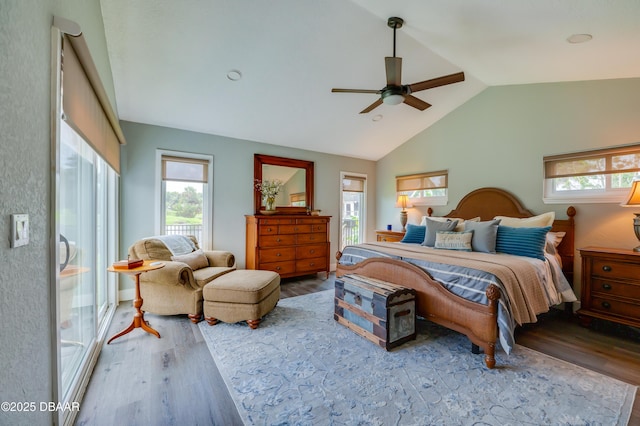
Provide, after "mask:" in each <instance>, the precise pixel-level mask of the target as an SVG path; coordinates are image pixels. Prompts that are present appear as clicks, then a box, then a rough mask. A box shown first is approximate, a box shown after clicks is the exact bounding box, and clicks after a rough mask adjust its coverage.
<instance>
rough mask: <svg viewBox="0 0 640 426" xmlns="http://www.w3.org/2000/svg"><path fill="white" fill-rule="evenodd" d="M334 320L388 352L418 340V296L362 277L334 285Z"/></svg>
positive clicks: (382, 282)
mask: <svg viewBox="0 0 640 426" xmlns="http://www.w3.org/2000/svg"><path fill="white" fill-rule="evenodd" d="M335 291H336V294H335V313H334V315H333V318H334V319H335V320H336V321H338V322H339V323H340V324H342V325H344V326H346V327H348V328H349V329H351V330H353V331H354V332H355V333H357V334H359V335H361V336H362V337H365V338H366V339H369V340H371V341H372V342H373V343H375V344H377V345H379V346H381V347H383V348H385V349H386V350H389V349H391V348H394V347H396V346H399V345H401V344H403V343H405V342H407V341H409V340H413V339H415V338H416V292H415V290H413V289H410V288H405V287H401V286H398V285H396V284H391V283H388V282H385V281H381V280H376V279H373V278H369V277H364V276H361V275H356V274H353V275H344V276H342V277H340V278H337V279H336V281H335Z"/></svg>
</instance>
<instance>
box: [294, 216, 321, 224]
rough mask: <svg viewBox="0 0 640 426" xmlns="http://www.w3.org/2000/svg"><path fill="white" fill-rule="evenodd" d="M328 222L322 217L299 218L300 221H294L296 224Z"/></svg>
mask: <svg viewBox="0 0 640 426" xmlns="http://www.w3.org/2000/svg"><path fill="white" fill-rule="evenodd" d="M327 222H328V220H327V219H325V218H322V217H316V218H310V217H305V218H301V219H296V223H300V224H302V223H327Z"/></svg>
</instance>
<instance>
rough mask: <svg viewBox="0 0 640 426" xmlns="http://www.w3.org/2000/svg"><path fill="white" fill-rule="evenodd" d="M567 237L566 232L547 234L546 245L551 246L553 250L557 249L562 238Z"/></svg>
mask: <svg viewBox="0 0 640 426" xmlns="http://www.w3.org/2000/svg"><path fill="white" fill-rule="evenodd" d="M565 235H567V233H566V232H551V231H549V232H547V243H548V244H551V245H552V246H553V247H554V248H555V247H558V246H559V245H560V243H561V242H562V239H563V238H564V236H565Z"/></svg>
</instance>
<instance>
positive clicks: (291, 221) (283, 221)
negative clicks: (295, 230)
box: [258, 217, 296, 227]
mask: <svg viewBox="0 0 640 426" xmlns="http://www.w3.org/2000/svg"><path fill="white" fill-rule="evenodd" d="M258 223H259V225H260V227H263V226H267V225H291V224H294V223H296V222H295V219H276V218H274V217H270V218H266V217H265V218H260V219H259V220H258Z"/></svg>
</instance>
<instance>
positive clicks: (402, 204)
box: [396, 194, 409, 210]
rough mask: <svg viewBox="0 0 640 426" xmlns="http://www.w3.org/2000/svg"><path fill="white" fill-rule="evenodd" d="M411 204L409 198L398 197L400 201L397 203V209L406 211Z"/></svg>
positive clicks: (404, 196)
mask: <svg viewBox="0 0 640 426" xmlns="http://www.w3.org/2000/svg"><path fill="white" fill-rule="evenodd" d="M408 204H409V196H408V195H405V194H402V195H398V201H396V207H402V209H403V210H404V209H406V208H407V205H408Z"/></svg>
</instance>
